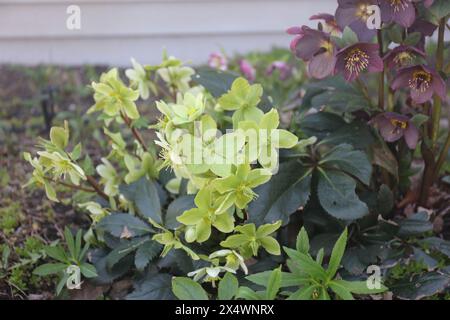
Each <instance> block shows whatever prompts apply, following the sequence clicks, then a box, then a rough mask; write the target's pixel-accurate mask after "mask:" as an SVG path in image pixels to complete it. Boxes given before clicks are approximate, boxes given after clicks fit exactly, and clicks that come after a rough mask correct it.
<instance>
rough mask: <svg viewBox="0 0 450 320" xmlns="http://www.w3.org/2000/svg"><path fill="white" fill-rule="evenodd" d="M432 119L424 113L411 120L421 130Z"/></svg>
mask: <svg viewBox="0 0 450 320" xmlns="http://www.w3.org/2000/svg"><path fill="white" fill-rule="evenodd" d="M429 118H430V117H429V116H427V115H424V114H422V113H418V114H416V115H414V117H412V118H411V122H412V123H414V125H415V126H416V127H417V128H420V127H421V126H422V125H423V124H424V123H426V122H427V121H428V119H429Z"/></svg>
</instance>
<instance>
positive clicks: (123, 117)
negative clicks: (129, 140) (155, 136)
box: [120, 112, 148, 152]
mask: <svg viewBox="0 0 450 320" xmlns="http://www.w3.org/2000/svg"><path fill="white" fill-rule="evenodd" d="M120 115H121V116H122V119H123V121H124V122H125V124H126V125H127V126H128V128H130V130H131V132H132V133H133V136H134V137H135V138H136V140H137V141H138V142H139V143H140V145H141V146H142V149H144V151H146V152H147V151H148V148H147V146H146V145H145V142H144V139H143V138H142V136H141V134H140V133H139V131H137V129H136V128H135V127H133V124H132V123H131V119H130V118H128V116H127V115H126V114H125V113H123V112H121V113H120Z"/></svg>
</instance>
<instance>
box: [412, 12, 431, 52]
mask: <svg viewBox="0 0 450 320" xmlns="http://www.w3.org/2000/svg"><path fill="white" fill-rule="evenodd" d="M436 28H437V26H436V25H434V24H432V23H431V22H428V21H426V20H423V19H416V21H414V23H413V25H412V26H411V27H410V28H409V29H408V32H409V33H414V32H420V34H421V35H422V36H421V37H420V40H419V42H418V43H417V44H416V45H415V47H416V48H419V49H420V50H422V51H425V37H431V36H432V35H433V33H434V31H435V30H436Z"/></svg>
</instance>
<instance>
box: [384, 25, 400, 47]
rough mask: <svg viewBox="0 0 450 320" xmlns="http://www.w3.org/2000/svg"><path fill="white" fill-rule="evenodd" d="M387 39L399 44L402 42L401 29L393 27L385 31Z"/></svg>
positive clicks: (396, 26)
mask: <svg viewBox="0 0 450 320" xmlns="http://www.w3.org/2000/svg"><path fill="white" fill-rule="evenodd" d="M387 34H388V36H389V38H390V39H391V40H392V41H393V42H395V43H399V44H400V43H401V42H402V40H403V35H402V28H401V27H400V26H399V25H394V26H392V27H390V28H388V29H387Z"/></svg>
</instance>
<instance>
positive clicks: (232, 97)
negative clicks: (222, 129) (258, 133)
mask: <svg viewBox="0 0 450 320" xmlns="http://www.w3.org/2000/svg"><path fill="white" fill-rule="evenodd" d="M262 94H263V88H262V86H261V85H260V84H253V85H250V84H249V83H248V81H247V80H246V79H244V78H242V77H240V78H237V79H236V80H234V82H233V84H232V85H231V89H230V90H229V91H228V92H227V93H225V94H224V95H222V96H221V97H220V98H219V100H218V103H219V105H220V107H221V108H222V109H223V110H227V111H234V113H233V116H232V120H233V128H235V129H237V127H238V125H239V122H241V121H255V122H259V120H260V119H261V117H262V116H263V114H264V113H263V112H262V110H261V109H259V108H258V104H259V102H260V101H261V97H262Z"/></svg>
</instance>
